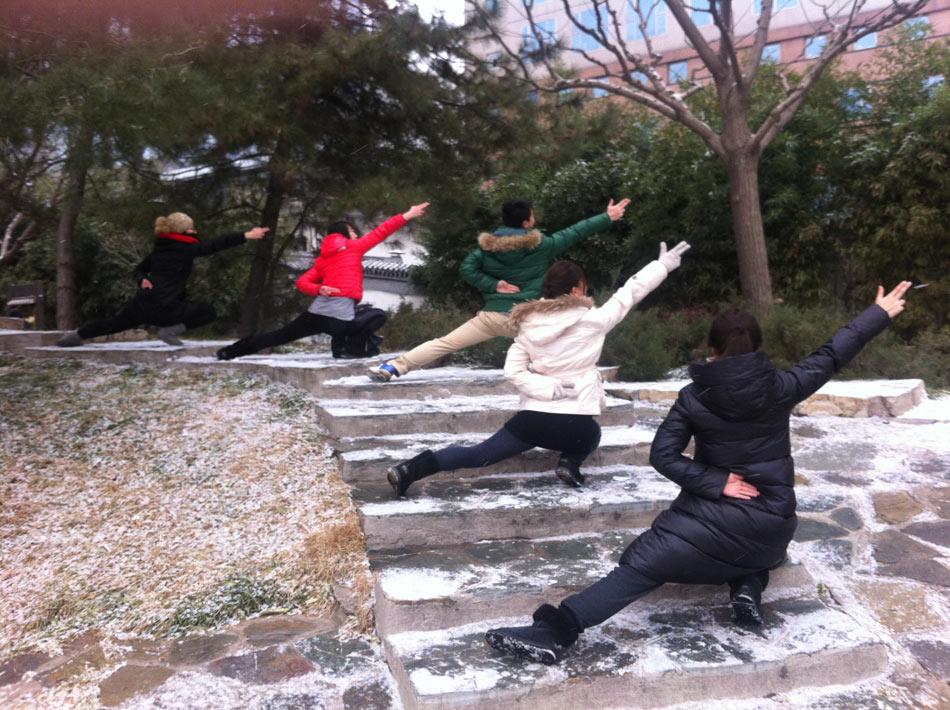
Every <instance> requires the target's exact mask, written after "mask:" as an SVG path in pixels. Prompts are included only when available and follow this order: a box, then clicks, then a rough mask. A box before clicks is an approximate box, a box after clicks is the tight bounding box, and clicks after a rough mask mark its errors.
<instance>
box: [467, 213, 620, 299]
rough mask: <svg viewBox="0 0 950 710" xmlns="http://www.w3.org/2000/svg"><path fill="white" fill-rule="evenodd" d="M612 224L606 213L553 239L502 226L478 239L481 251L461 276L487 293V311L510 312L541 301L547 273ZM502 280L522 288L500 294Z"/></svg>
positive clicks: (562, 232) (532, 231) (538, 233)
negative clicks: (561, 258) (573, 249)
mask: <svg viewBox="0 0 950 710" xmlns="http://www.w3.org/2000/svg"><path fill="white" fill-rule="evenodd" d="M609 225H610V217H609V216H608V215H607V213H606V212H604V213H602V214H599V215H597V216H596V217H591V218H590V219H585V220H583V221H582V222H578V223H577V224H575V225H573V226H570V227H568V228H567V229H562V230H561V231H560V232H555V233H554V234H552V235H551V236H550V237H548V236H546V235H544V234H541V232H539V231H538V230H537V229H530V230H529V229H513V228H512V227H501V228H499V229H496V230H495V231H494V232H493V233H492V234H488V233H484V234H481V235H479V237H478V247H479V248H478V249H476V250H475V251H473V252H472V253H471V254H469V255H468V256H467V257H465V260H464V261H463V262H462V266H461V268H460V269H459V271H460V272H461V274H462V277H463V278H464V279H465V280H466V281H468V282H469V283H470V284H472V285H473V286H474V287H475V288H477V289H478V290H479V291H481V292H482V293H483V294H485V307H484V309H483V310H486V311H502V312H507V311H510V310H511V309H512V307H514V306H515V305H517V304H519V303H524V302H525V301H533V300H535V299H538V298H541V283H542V282H543V281H544V274H545V273H546V272H547V270H548V267H550V266H551V263H552V262H553V261H554V259H555V257H556V256H557V255H558V254H560V253H561V252H563V251H565V250H566V249H569V248H570V247H572V246H574V245H575V244H577V242H579V241H580V240H582V239H584V238H585V237H589V236H590V235H591V234H595V233H597V232H601V231H603V230H604V229H606V228H607V227H608V226H609ZM499 281H507V282H508V283H510V284H514V285H515V286H517V287H519V288H520V289H521V291H520V293H498V291H496V289H497V288H498V282H499Z"/></svg>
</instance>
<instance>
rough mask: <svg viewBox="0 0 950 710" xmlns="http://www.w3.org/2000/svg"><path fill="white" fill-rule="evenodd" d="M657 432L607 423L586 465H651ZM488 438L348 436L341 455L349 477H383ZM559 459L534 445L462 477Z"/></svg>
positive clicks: (546, 465) (549, 466)
mask: <svg viewBox="0 0 950 710" xmlns="http://www.w3.org/2000/svg"><path fill="white" fill-rule="evenodd" d="M653 434H654V430H653V429H649V428H646V427H641V426H612V427H603V428H602V429H601V439H600V446H599V447H598V448H597V450H596V451H594V452H593V453H592V454H591V455H590V456H589V457H588V458H587V461H586V462H585V467H586V466H610V465H616V464H627V465H637V466H646V465H647V464H648V463H649V458H650V445H651V444H652V442H653ZM486 436H487V433H486V432H465V433H461V434H450V433H449V434H443V433H438V432H430V433H416V434H393V435H389V436H379V437H348V438H346V439H343V440H342V441H341V445H342V446H343V447H345V448H346V449H348V450H347V451H345V452H344V453H343V454H341V456H340V459H341V461H342V462H343V466H342V472H341V475H342V477H343V480H344V481H373V480H382V477H383V476H385V473H386V469H387V468H388V467H390V466H392V465H393V464H394V463H397V462H399V461H403V460H404V459H408V458H412V457H413V456H415V455H416V454H419V453H421V452H422V451H425V450H426V449H432V450H436V449H441V448H445V447H447V446H473V445H475V444H478V443H481V442H482V441H484V440H485V437H486ZM557 458H558V454H557V452H553V451H548V450H546V449H538V448H534V449H531V450H530V451H526V452H525V453H524V454H521V455H520V456H515V457H512V458H510V459H506V460H504V461H500V462H499V463H496V464H493V465H491V466H484V467H482V468H479V469H462V470H461V471H459V475H463V476H465V475H467V476H471V475H473V474H475V473H476V472H477V473H478V474H479V475H481V474H485V473H522V472H529V471H552V470H554V466H555V465H556V464H557Z"/></svg>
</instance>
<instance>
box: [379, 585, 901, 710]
mask: <svg viewBox="0 0 950 710" xmlns="http://www.w3.org/2000/svg"><path fill="white" fill-rule="evenodd" d="M763 611H764V615H765V617H766V619H765V623H764V624H763V625H762V626H761V627H760V628H758V629H745V628H741V627H738V626H736V625H735V624H733V623H732V622H731V621H730V614H729V609H728V606H727V605H725V604H718V605H715V604H714V605H708V604H707V605H684V604H683V603H682V602H681V601H677V600H659V601H654V602H651V603H641V602H635V603H634V604H632V605H631V606H630V607H628V608H627V609H626V610H624V611H623V612H621V613H620V614H617V615H616V616H614V617H613V618H611V619H609V620H608V621H607V622H605V623H604V624H602V625H600V626H597V627H594V628H591V629H587V630H586V631H585V632H584V633H583V634H582V635H581V637H580V639H579V641H578V642H577V643H576V644H575V645H574V646H573V647H572V648H571V649H569V650H568V652H567V653H566V655H565V656H564V658H562V659H561V661H560V663H558V664H557V665H554V666H543V665H541V664H537V663H525V662H523V661H519V660H517V659H513V658H510V657H508V656H503V655H501V654H499V653H498V652H496V651H495V650H494V649H492V648H490V647H489V646H488V645H487V644H486V643H485V642H484V634H485V631H486V630H487V629H489V628H496V627H504V626H522V625H526V624H528V623H529V621H530V617H527V616H516V617H507V618H496V619H493V620H491V621H481V622H478V623H474V624H468V625H462V626H457V627H454V628H452V629H447V630H437V631H408V632H404V633H401V634H393V635H391V636H388V637H387V638H386V639H384V644H385V648H386V652H387V657H388V661H389V667H390V669H391V670H392V672H393V675H394V677H395V679H396V682H397V685H398V687H399V692H400V695H401V697H402V703H403V707H404V708H405V709H406V710H448V709H450V708H451V709H453V710H457V709H459V708H491V710H550V708H572V707H573V708H584V709H585V710H598V709H600V708H603V709H605V710H606V709H607V708H611V709H616V708H632V707H636V708H658V707H665V706H668V705H673V704H676V703H685V702H690V701H695V702H701V703H702V704H703V705H702V706H703V707H714V706H715V707H729V703H728V702H723V701H726V700H737V699H741V698H761V697H766V696H769V695H770V694H772V693H782V692H788V691H791V690H795V689H797V688H803V687H826V686H834V685H846V684H851V683H856V682H858V681H861V680H864V679H866V678H869V677H872V676H875V675H878V674H880V673H882V672H883V671H884V670H885V669H886V667H887V650H886V647H885V646H884V644H882V643H881V642H880V641H879V640H878V639H877V638H876V637H875V636H874V634H873V633H872V632H871V631H870V630H869V629H867V628H866V627H864V626H863V625H862V624H860V623H859V622H857V621H855V620H854V619H852V618H851V617H850V616H848V615H846V614H844V613H842V612H841V611H839V610H837V609H836V608H834V607H833V606H831V605H830V603H826V602H825V601H823V600H822V599H820V598H818V597H816V596H814V595H812V596H806V597H794V596H793V597H786V598H782V597H778V598H776V597H774V596H773V595H771V594H770V593H769V591H767V592H766V597H765V603H764V604H763ZM717 701H718V702H717Z"/></svg>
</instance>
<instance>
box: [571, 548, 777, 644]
mask: <svg viewBox="0 0 950 710" xmlns="http://www.w3.org/2000/svg"><path fill="white" fill-rule="evenodd" d="M629 550H630V547H627V549H626V550H625V551H624V553H623V555H622V556H621V557H620V563H619V564H618V565H617V566H616V567H614V569H613V570H611V571H610V572H609V573H608V574H607V576H606V577H604V578H603V579H601V580H599V581H597V582H594V583H593V584H592V585H590V586H589V587H588V588H587V589H585V590H584V591H582V592H578V593H577V594H572V595H571V596H569V597H567V598H565V599H564V601H562V602H561V603H562V604H563V605H564V606H566V607H568V608H569V609H570V610H571V611H572V612H574V616H576V617H577V620H578V621H579V622H580V623H581V628H584V629H586V628H589V627H591V626H595V625H597V624H600V623H603V622H604V621H606V620H607V619H609V618H610V617H611V616H613V615H614V614H616V613H617V612H619V611H621V610H622V609H623V608H624V607H626V606H627V605H629V604H631V603H632V602H635V601H636V600H637V599H639V598H640V597H642V596H644V595H646V594H648V593H649V592H652V591H653V590H654V589H656V588H657V587H660V586H662V585H663V582H662V581H657V580H655V579H651V578H649V577H647V576H646V575H644V574H641V573H640V572H639V571H637V569H636V568H635V567H633V566H632V565H631V564H630V563H629V562H628V561H627V553H628V552H629ZM724 581H725V580H724ZM768 583H769V571H768V570H762V571H761V572H753V573H752V574H749V575H746V576H744V577H739V578H736V579H730V580H728V584H729V590H730V592H733V591H735V590H736V589H737V588H738V587H739V586H740V585H741V584H751V585H752V586H754V587H757V588H758V590H759V593H760V594H761V593H762V592H763V591H764V590H765V588H766V587H767V586H768Z"/></svg>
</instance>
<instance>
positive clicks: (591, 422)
mask: <svg viewBox="0 0 950 710" xmlns="http://www.w3.org/2000/svg"><path fill="white" fill-rule="evenodd" d="M522 437H524V438H522ZM599 443H600V425H599V424H598V423H597V421H596V420H595V419H594V417H593V416H591V415H589V414H552V413H549V412H531V411H522V412H518V413H517V414H516V415H515V416H514V417H512V418H511V419H509V420H508V421H507V422H506V423H505V426H504V427H503V428H502V429H500V430H499V431H498V432H496V433H495V434H493V435H492V436H490V437H489V438H488V439H486V440H485V441H483V442H482V443H480V444H476V445H475V446H449V447H448V448H445V449H442V450H441V451H436V452H435V459H436V462H437V463H438V464H439V470H440V471H454V470H456V469H459V468H481V467H482V466H491V465H492V464H493V463H498V462H499V461H504V460H505V459H507V458H511V457H512V456H515V455H516V454H520V453H522V452H524V451H527V450H528V449H532V448H534V447H535V446H540V447H541V448H544V449H551V450H552V451H560V452H561V453H563V454H564V455H565V456H568V457H569V458H571V459H572V460H574V461H576V462H577V463H578V464H580V462H582V461H583V460H584V459H585V458H587V456H588V455H590V453H591V452H592V451H593V450H594V449H596V448H597V445H598V444H599Z"/></svg>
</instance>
